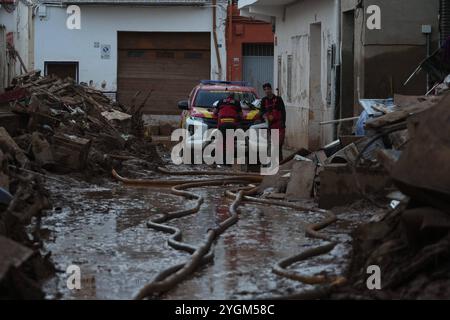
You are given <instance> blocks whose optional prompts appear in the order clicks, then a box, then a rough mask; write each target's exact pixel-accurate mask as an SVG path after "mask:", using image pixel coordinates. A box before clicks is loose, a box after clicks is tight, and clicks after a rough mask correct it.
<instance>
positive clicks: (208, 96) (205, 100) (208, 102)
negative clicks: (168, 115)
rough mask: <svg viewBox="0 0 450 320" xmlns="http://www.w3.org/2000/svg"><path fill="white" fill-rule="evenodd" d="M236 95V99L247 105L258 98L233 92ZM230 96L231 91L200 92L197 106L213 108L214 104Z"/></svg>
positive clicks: (246, 93) (249, 93) (245, 93)
mask: <svg viewBox="0 0 450 320" xmlns="http://www.w3.org/2000/svg"><path fill="white" fill-rule="evenodd" d="M231 92H232V93H234V94H235V97H236V98H237V99H239V101H241V102H244V106H245V105H246V103H252V102H253V101H255V100H256V96H255V95H254V94H253V93H252V92H239V91H231ZM229 94H230V91H211V90H200V91H199V92H198V93H197V97H196V98H195V103H194V104H195V106H196V107H200V108H212V107H213V104H214V102H216V101H218V100H223V99H225V98H226V97H228V95H229Z"/></svg>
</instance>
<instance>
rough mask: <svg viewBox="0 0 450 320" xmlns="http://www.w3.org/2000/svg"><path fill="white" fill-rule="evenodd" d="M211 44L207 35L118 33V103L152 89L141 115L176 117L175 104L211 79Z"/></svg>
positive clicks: (126, 101)
mask: <svg viewBox="0 0 450 320" xmlns="http://www.w3.org/2000/svg"><path fill="white" fill-rule="evenodd" d="M210 43H211V42H210V34H209V33H200V32H196V33H194V32H193V33H191V32H185V33H181V32H180V33H173V32H119V35H118V48H119V52H118V83H117V87H118V90H117V91H118V95H117V98H118V100H119V101H120V102H121V103H123V104H125V105H129V104H130V102H131V99H132V98H133V96H134V95H135V93H136V92H137V91H142V92H143V95H145V94H146V93H147V92H148V91H150V90H151V89H153V90H154V92H153V93H152V96H151V97H150V99H149V101H148V102H147V105H146V107H145V109H144V112H146V113H150V114H178V113H179V112H180V111H179V110H178V109H177V102H178V101H179V100H183V99H186V98H187V96H188V95H189V93H190V92H191V90H192V88H193V87H194V86H195V85H196V84H198V82H199V80H201V79H209V78H210V63H211V54H210Z"/></svg>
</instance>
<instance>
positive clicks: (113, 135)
mask: <svg viewBox="0 0 450 320" xmlns="http://www.w3.org/2000/svg"><path fill="white" fill-rule="evenodd" d="M150 94H151V92H150V93H149V94H148V95H147V96H146V97H145V99H144V101H143V102H142V103H140V104H139V105H136V99H134V103H133V105H132V106H130V108H128V109H127V108H125V107H124V106H123V105H121V104H119V103H116V102H113V101H111V100H110V99H109V98H108V97H107V96H105V95H104V94H103V93H102V92H101V91H98V90H95V89H93V88H91V87H88V86H84V85H79V84H76V83H75V82H74V81H73V80H72V79H70V78H67V79H64V80H63V79H59V78H56V77H53V76H46V77H42V76H40V71H39V70H36V71H32V72H29V73H27V74H24V75H21V76H19V77H17V78H15V79H14V81H13V87H11V88H9V90H7V91H6V92H5V93H4V94H2V95H0V110H2V111H3V112H5V111H6V112H9V118H8V120H9V121H4V122H9V123H10V122H11V119H16V122H17V124H18V125H16V126H14V128H8V127H6V129H7V130H8V131H9V132H10V133H11V134H12V135H13V136H14V139H15V140H16V141H17V144H18V145H19V146H20V147H21V149H22V150H24V153H26V154H27V156H28V158H30V160H32V161H33V164H32V166H33V167H34V168H33V169H34V170H37V168H36V167H38V168H43V169H45V170H50V171H53V172H57V173H69V172H80V171H83V172H85V173H86V176H91V175H93V174H94V175H98V174H108V173H109V172H110V169H111V168H112V167H113V166H114V167H120V166H121V163H122V162H124V161H127V160H130V159H135V158H140V159H144V160H149V161H154V160H156V159H157V156H156V152H155V150H154V147H153V146H152V145H151V144H150V141H149V139H143V138H144V131H143V121H142V112H141V111H142V107H143V106H144V105H145V103H146V102H147V100H148V98H149V97H150ZM0 120H1V119H0ZM1 125H3V122H2V123H0V126H1ZM5 126H6V123H5Z"/></svg>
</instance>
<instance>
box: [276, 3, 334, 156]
mask: <svg viewBox="0 0 450 320" xmlns="http://www.w3.org/2000/svg"><path fill="white" fill-rule="evenodd" d="M314 23H321V47H322V49H321V75H320V78H321V81H320V85H319V86H316V87H314V88H311V87H310V80H311V77H310V76H311V75H310V40H311V39H310V28H311V24H314ZM335 29H336V16H335V7H334V2H333V1H330V0H315V1H302V2H300V3H296V4H294V5H291V6H287V7H286V10H285V15H284V17H283V16H277V18H276V46H275V72H274V73H275V77H274V79H275V83H276V84H275V86H276V87H278V88H280V91H281V95H282V97H283V99H284V100H285V102H286V107H287V131H286V144H287V145H288V146H289V147H295V148H299V147H309V146H310V142H311V141H312V140H317V141H318V144H320V145H324V144H327V143H329V142H330V141H332V139H333V131H332V130H333V127H332V126H318V122H320V121H326V120H329V119H332V118H333V112H334V106H333V104H332V103H331V104H330V103H327V93H328V90H331V91H332V90H333V88H328V81H327V79H328V72H330V70H329V66H328V63H327V60H328V57H327V50H328V49H330V48H331V46H332V45H333V44H335V43H336V32H335ZM288 55H292V56H293V62H292V99H291V100H290V101H289V99H288V97H287V92H286V91H287V90H286V88H287V78H288V77H287V75H288V70H287V67H288V66H287V60H288V59H287V57H288ZM279 56H281V57H282V71H281V74H280V78H281V83H278V82H277V78H278V57H279ZM331 76H332V75H331ZM332 82H334V81H332ZM311 92H318V94H317V96H318V97H319V99H310V98H312V97H310V93H311ZM312 101H314V102H312ZM313 104H314V105H313ZM313 121H314V122H315V125H314V126H312V125H311V124H312V122H313Z"/></svg>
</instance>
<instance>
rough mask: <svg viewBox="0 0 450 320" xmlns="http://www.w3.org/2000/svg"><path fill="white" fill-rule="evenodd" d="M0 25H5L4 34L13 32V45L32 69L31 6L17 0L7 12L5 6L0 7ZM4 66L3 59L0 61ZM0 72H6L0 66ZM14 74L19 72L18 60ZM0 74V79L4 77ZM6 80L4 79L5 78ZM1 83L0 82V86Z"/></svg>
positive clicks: (26, 64)
mask: <svg viewBox="0 0 450 320" xmlns="http://www.w3.org/2000/svg"><path fill="white" fill-rule="evenodd" d="M0 25H3V26H4V27H5V29H6V30H5V34H7V33H9V32H12V33H13V43H14V47H15V49H16V50H17V52H18V53H19V55H20V57H21V58H22V60H23V62H24V64H25V66H26V67H27V68H28V69H33V67H34V61H33V40H32V39H33V22H32V18H31V8H30V7H29V6H28V5H26V4H25V3H24V2H22V1H17V5H16V8H15V10H14V11H12V12H7V11H6V10H5V8H0ZM0 63H1V64H2V67H4V65H3V64H4V63H5V61H1V62H0ZM0 72H2V73H4V72H6V71H5V69H4V68H0ZM14 73H15V74H20V63H19V61H17V62H16V64H15V72H14ZM4 78H5V75H4V74H2V75H1V76H0V79H4ZM5 81H6V80H5ZM1 86H2V84H1V83H0V87H1Z"/></svg>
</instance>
